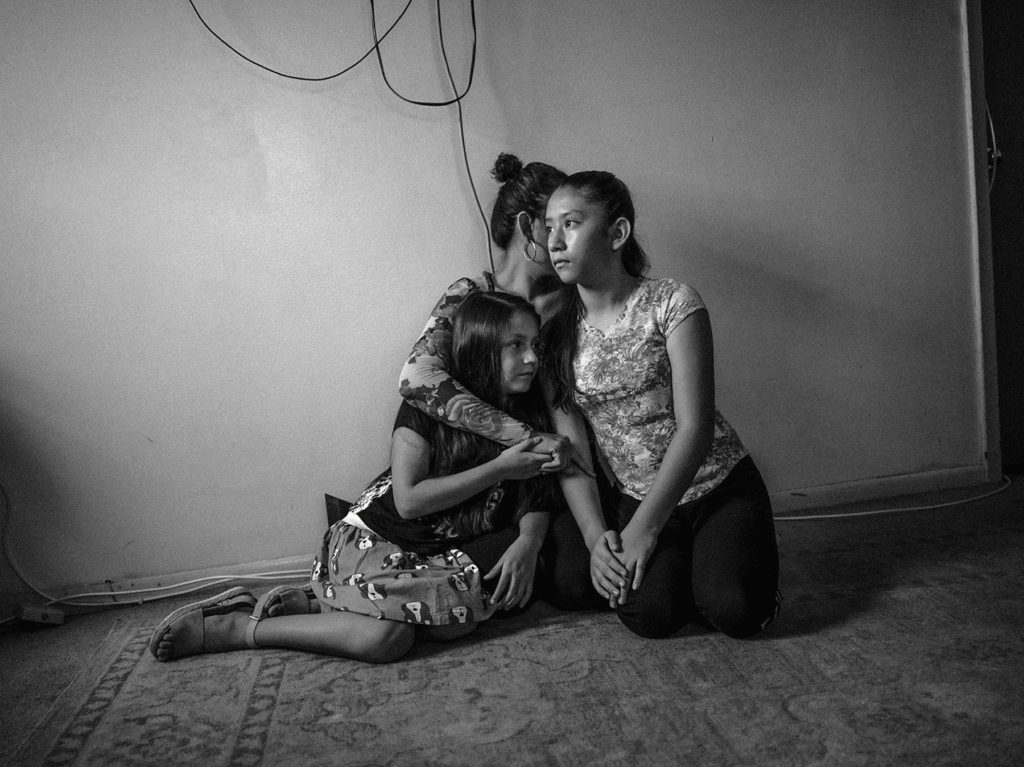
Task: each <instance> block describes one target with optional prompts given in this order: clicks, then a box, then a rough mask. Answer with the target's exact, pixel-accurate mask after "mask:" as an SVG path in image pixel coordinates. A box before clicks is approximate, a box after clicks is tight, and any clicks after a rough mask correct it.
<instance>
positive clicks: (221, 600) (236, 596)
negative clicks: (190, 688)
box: [149, 586, 256, 661]
mask: <svg viewBox="0 0 1024 767" xmlns="http://www.w3.org/2000/svg"><path fill="white" fill-rule="evenodd" d="M255 605H256V598H255V597H253V595H252V594H251V593H250V592H249V591H247V590H246V589H244V588H243V587H241V586H236V587H234V588H232V589H228V590H227V591H224V592H222V593H220V594H217V595H215V596H212V597H210V598H208V599H203V600H200V601H198V602H193V603H192V604H188V605H185V606H184V607H179V608H178V609H177V610H175V611H174V612H172V613H171V614H170V615H168V616H167V617H166V618H164V619H163V620H162V621H161V622H160V625H159V626H157V627H156V630H155V631H154V632H153V636H152V638H150V640H149V651H150V652H151V653H153V657H154V658H156V659H157V660H162V661H168V660H173V659H174V658H183V657H185V656H186V655H200V654H202V653H205V652H206V624H205V618H207V617H209V616H211V615H226V614H227V613H232V612H240V611H242V610H245V611H247V612H250V611H252V609H253V608H254V607H255ZM172 628H173V630H174V654H173V655H172V656H170V657H169V658H161V657H160V656H159V655H157V649H158V648H159V647H160V641H161V640H162V639H163V638H164V636H165V635H166V634H167V632H168V631H170V630H171V629H172Z"/></svg>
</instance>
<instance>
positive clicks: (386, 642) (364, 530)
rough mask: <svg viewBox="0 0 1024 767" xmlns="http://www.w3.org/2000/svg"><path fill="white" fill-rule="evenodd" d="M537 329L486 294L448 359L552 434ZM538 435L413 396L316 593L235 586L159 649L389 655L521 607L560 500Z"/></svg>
mask: <svg viewBox="0 0 1024 767" xmlns="http://www.w3.org/2000/svg"><path fill="white" fill-rule="evenodd" d="M539 332H540V320H539V318H538V316H537V314H536V312H535V311H534V309H533V307H532V306H531V305H530V304H529V303H528V302H527V301H525V300H524V299H522V298H520V297H518V296H512V295H508V294H503V293H483V292H478V293H475V294H473V295H471V296H467V297H466V299H465V300H463V301H462V302H461V303H460V305H459V308H458V310H457V311H456V312H455V314H454V316H453V317H452V339H451V347H452V348H451V351H452V354H451V361H452V366H453V372H454V374H455V375H457V376H458V377H459V380H461V381H463V382H464V383H465V384H466V386H468V387H470V390H472V391H473V392H475V393H476V394H478V395H479V396H480V397H481V398H482V399H483V401H485V402H489V403H492V404H493V406H495V407H499V408H501V409H502V411H503V412H506V413H509V414H512V415H514V416H515V417H516V418H517V419H519V420H521V421H522V422H523V423H525V424H529V425H530V426H531V427H532V428H536V429H538V430H539V431H544V432H551V431H552V428H551V426H550V423H549V421H548V418H547V408H546V406H545V404H544V400H543V397H542V395H541V394H540V391H539V386H538V385H537V384H536V383H535V378H536V375H537V370H538V359H537V343H538V335H539ZM535 443H536V440H534V439H527V440H524V441H521V442H519V443H517V444H516V445H514V446H512V447H509V448H504V449H503V448H501V447H500V446H498V445H496V444H495V443H493V442H490V441H488V440H486V439H483V438H481V437H477V436H475V435H473V434H471V433H469V432H466V431H461V430H458V429H455V428H453V427H450V426H447V425H445V424H443V423H441V422H440V421H437V420H435V419H432V418H428V417H426V416H423V415H422V414H421V413H419V412H418V411H417V410H415V409H414V408H412V407H411V406H409V405H408V404H407V403H404V402H403V404H402V406H401V407H400V409H399V413H398V417H397V419H396V421H395V427H394V431H393V434H392V441H391V468H390V469H388V470H387V471H385V472H384V473H383V474H381V475H380V476H379V477H378V478H377V479H376V480H375V481H374V482H373V483H372V484H371V485H370V486H369V487H368V488H367V489H366V490H365V491H364V492H363V493H362V495H361V496H360V497H359V499H358V500H357V501H356V502H355V503H354V504H353V505H352V506H351V508H350V510H349V512H348V514H347V516H346V517H345V518H344V519H342V520H341V521H339V522H337V523H336V524H334V525H332V526H331V528H330V529H329V530H328V531H327V534H326V535H325V537H324V540H323V544H322V546H321V548H320V551H319V553H318V554H317V556H316V558H315V559H314V561H313V569H312V577H311V583H310V586H309V587H308V588H307V589H305V590H303V589H296V588H287V587H279V588H277V589H273V590H271V591H270V592H268V595H265V597H264V598H263V599H261V600H260V601H259V602H257V601H256V600H255V599H254V598H253V596H252V594H250V593H249V592H248V591H245V590H244V589H242V588H240V587H239V588H235V589H231V590H230V591H227V592H225V593H223V594H219V595H217V596H215V597H211V598H210V599H207V600H203V601H201V602H196V603H194V604H192V605H188V606H186V607H183V608H181V609H179V610H175V611H174V612H173V613H171V614H170V615H169V616H168V617H167V618H166V619H165V620H164V621H163V622H162V623H161V624H160V626H158V627H157V629H156V631H155V632H154V634H153V637H152V640H151V642H150V650H151V651H152V653H153V655H155V656H156V657H157V658H158V659H159V660H164V661H166V660H171V659H173V658H179V657H182V656H185V655H194V654H197V653H204V652H223V651H227V650H239V649H244V648H247V647H249V648H256V647H286V648H291V649H296V650H306V651H309V652H319V653H326V654H330V655H339V656H344V657H348V658H355V659H357V660H363V661H370V662H377V663H383V662H389V661H394V660H397V659H398V658H400V657H402V656H403V655H405V654H406V653H407V652H408V651H409V649H410V648H411V647H412V644H413V641H414V639H415V637H416V636H417V635H419V636H421V637H423V638H428V639H441V640H447V639H455V638H458V637H461V636H464V635H465V634H468V633H469V632H470V631H472V630H473V628H475V626H476V624H478V623H479V622H480V621H483V620H486V619H487V618H489V617H491V616H492V615H493V614H494V612H495V610H498V609H505V610H515V609H522V608H524V607H525V606H526V605H527V604H528V603H529V601H530V598H531V596H532V594H533V589H534V579H535V571H536V568H537V561H538V556H539V554H540V549H541V546H542V544H543V541H544V537H545V534H546V532H547V529H548V523H549V516H550V515H549V510H550V509H551V508H552V504H553V503H555V502H557V497H558V496H557V488H556V486H555V484H554V482H555V480H554V478H553V477H552V476H550V475H547V474H542V473H541V467H542V466H543V465H544V464H545V463H548V462H550V460H551V459H550V455H543V454H536V453H531V452H530V448H531V447H534V446H535ZM485 582H486V583H485ZM310 594H311V595H313V596H315V598H316V601H315V602H313V603H312V604H310V603H309V599H308V597H309V595H310ZM295 612H298V613H300V614H294V613H295Z"/></svg>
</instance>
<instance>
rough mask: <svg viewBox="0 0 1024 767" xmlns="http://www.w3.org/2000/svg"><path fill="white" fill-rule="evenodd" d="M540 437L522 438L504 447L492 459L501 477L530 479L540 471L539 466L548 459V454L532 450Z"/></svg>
mask: <svg viewBox="0 0 1024 767" xmlns="http://www.w3.org/2000/svg"><path fill="white" fill-rule="evenodd" d="M540 441H541V440H540V437H530V438H529V439H524V440H523V441H522V442H520V443H519V444H517V445H513V446H512V447H509V448H506V449H505V450H502V451H501V454H500V455H499V456H498V457H497V458H495V459H494V465H495V468H497V470H498V472H499V474H500V476H501V478H502V479H510V480H511V479H530V477H536V476H537V475H538V474H540V473H541V468H542V467H543V466H544V464H545V463H546V462H547V461H548V460H550V456H548V455H546V454H543V453H536V452H532V451H533V449H534V447H535V446H536V445H538V444H539V443H540Z"/></svg>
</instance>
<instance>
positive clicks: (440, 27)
mask: <svg viewBox="0 0 1024 767" xmlns="http://www.w3.org/2000/svg"><path fill="white" fill-rule="evenodd" d="M470 9H471V12H473V57H474V59H475V58H476V14H475V9H473V7H472V3H470ZM437 36H438V38H439V39H440V41H441V56H442V58H444V68H445V70H446V71H447V72H448V82H450V83H451V84H452V91H454V92H455V93H456V94H458V92H459V89H458V87H457V86H456V85H455V78H454V77H453V76H452V67H451V64H449V63H448V51H447V50H446V49H445V47H444V24H442V23H441V0H437ZM382 71H383V70H382ZM472 79H473V78H472V75H470V81H471V84H472ZM466 93H469V85H467V86H466V92H465V93H463V94H462V95H463V96H465V95H466ZM455 106H456V107H457V108H458V110H459V138H460V139H461V141H462V161H463V162H464V163H465V165H466V176H467V177H468V178H469V186H470V187H471V188H472V189H473V199H475V200H476V209H477V210H478V211H480V218H481V219H482V220H483V222H484V232H485V233H486V234H487V261H488V262H489V263H490V265H491V274H494V251H493V250H492V249H491V227H490V226H489V225H488V223H487V214H486V213H484V208H483V206H482V205H481V204H480V195H479V194H477V191H476V184H474V183H473V172H472V171H471V170H470V169H469V153H468V152H467V151H466V126H465V125H464V123H463V120H462V97H459V98H458V99H456V100H455Z"/></svg>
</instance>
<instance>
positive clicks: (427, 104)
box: [370, 0, 476, 107]
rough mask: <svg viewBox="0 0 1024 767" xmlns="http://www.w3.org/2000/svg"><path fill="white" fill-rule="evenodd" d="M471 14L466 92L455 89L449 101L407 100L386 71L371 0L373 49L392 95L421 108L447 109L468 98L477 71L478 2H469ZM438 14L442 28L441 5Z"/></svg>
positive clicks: (453, 83)
mask: <svg viewBox="0 0 1024 767" xmlns="http://www.w3.org/2000/svg"><path fill="white" fill-rule="evenodd" d="M469 13H470V19H471V21H472V24H473V55H472V58H471V59H470V62H469V82H467V83H466V90H465V91H463V92H462V93H461V94H460V93H459V91H458V88H456V89H455V98H453V99H450V100H449V101H417V100H416V99H410V98H406V97H405V96H403V95H402V94H401V93H399V92H398V91H396V90H395V89H394V87H392V85H391V82H390V81H389V80H388V75H387V72H385V71H384V57H383V56H381V53H380V42H381V40H383V39H384V38H381V39H380V40H378V39H377V13H376V2H375V0H370V24H371V25H372V27H373V49H374V50H375V51H376V52H377V64H378V65H379V66H380V76H381V77H383V78H384V84H385V85H387V86H388V88H389V89H390V90H391V92H392V93H394V94H395V95H396V96H398V98H400V99H401V100H402V101H405V102H407V103H409V104H415V105H416V106H421V107H446V106H450V105H451V104H456V103H458V102H459V101H462V99H464V98H465V97H466V94H468V93H469V89H470V88H472V87H473V72H474V71H475V70H476V0H470V2H469ZM437 14H438V16H437V23H438V25H439V26H440V24H441V7H440V4H438V9H437ZM439 31H440V30H439ZM441 34H442V39H443V33H441ZM442 46H443V43H442ZM447 63H448V62H447V60H446V61H445V64H446V65H447ZM448 75H449V78H450V77H451V71H449V72H448ZM454 86H455V82H454V80H453V81H452V87H454Z"/></svg>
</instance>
